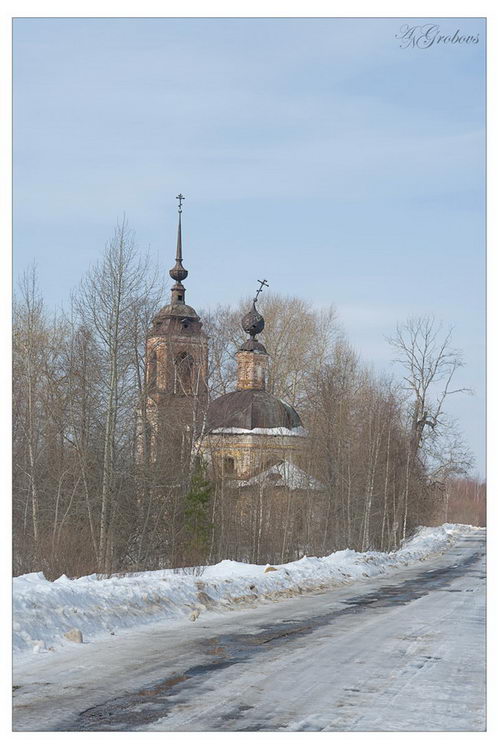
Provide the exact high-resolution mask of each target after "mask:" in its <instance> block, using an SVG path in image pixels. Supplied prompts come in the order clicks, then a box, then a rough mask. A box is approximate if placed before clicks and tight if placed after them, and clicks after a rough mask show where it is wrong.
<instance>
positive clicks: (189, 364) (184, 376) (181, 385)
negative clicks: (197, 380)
mask: <svg viewBox="0 0 498 750" xmlns="http://www.w3.org/2000/svg"><path fill="white" fill-rule="evenodd" d="M193 374H194V358H193V357H192V355H191V354H188V353H187V352H180V354H177V355H176V357H175V393H176V394H178V395H180V396H181V395H186V394H191V393H192V390H193V389H192V382H193Z"/></svg>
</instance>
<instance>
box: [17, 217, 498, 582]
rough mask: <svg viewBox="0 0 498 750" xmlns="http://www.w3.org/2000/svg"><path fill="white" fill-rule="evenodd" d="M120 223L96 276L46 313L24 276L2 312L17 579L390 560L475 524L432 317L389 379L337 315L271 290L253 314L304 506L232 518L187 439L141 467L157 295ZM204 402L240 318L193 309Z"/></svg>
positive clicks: (406, 334)
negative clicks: (348, 557)
mask: <svg viewBox="0 0 498 750" xmlns="http://www.w3.org/2000/svg"><path fill="white" fill-rule="evenodd" d="M159 278H160V274H158V272H157V269H155V268H154V267H153V265H152V264H151V262H150V260H149V259H148V257H147V255H145V254H143V253H141V252H140V250H139V249H138V248H137V246H136V243H135V238H134V233H133V231H132V230H131V229H130V228H129V227H128V225H127V223H126V221H125V220H123V221H122V222H120V223H119V224H118V225H117V226H116V228H115V231H114V234H113V235H112V237H111V239H110V240H109V242H108V244H107V246H106V247H105V248H104V250H103V253H102V256H101V258H100V260H99V262H98V263H96V264H95V265H94V266H92V267H91V268H90V269H89V270H88V271H87V273H86V274H85V276H84V278H83V279H82V280H81V283H80V284H79V286H78V287H77V288H76V289H75V290H74V291H73V293H72V294H71V297H70V299H69V300H68V302H67V304H66V306H65V308H64V309H63V310H58V311H56V312H54V311H53V310H52V309H51V308H50V307H49V306H47V304H46V303H45V302H44V299H43V296H42V294H41V292H40V290H39V285H38V279H37V270H36V266H32V267H30V268H29V269H27V270H26V271H25V272H24V273H23V275H22V277H21V278H20V279H19V283H18V284H17V286H16V289H15V293H14V307H13V387H12V397H13V546H14V549H13V569H14V575H20V574H22V573H26V572H30V571H38V570H41V571H43V572H44V574H45V575H46V576H47V577H48V578H52V579H55V578H57V577H59V576H60V575H62V574H66V575H68V576H70V577H75V576H82V575H87V574H90V573H94V572H96V573H99V574H103V575H111V574H117V573H123V572H126V571H139V570H152V569H160V568H178V569H182V570H185V569H198V568H199V567H202V566H204V565H207V564H211V563H215V562H218V561H219V560H221V559H227V558H229V559H239V560H243V561H247V562H258V563H266V562H274V563H281V562H286V561H288V560H293V559H297V558H299V557H302V556H303V555H326V554H330V553H331V552H333V551H335V550H337V549H345V548H350V549H356V550H359V551H365V550H369V549H381V550H388V551H389V550H394V549H396V548H397V547H399V545H400V544H401V543H402V541H403V540H404V539H407V538H408V537H409V535H410V534H411V533H412V532H413V531H414V529H415V528H416V527H417V526H420V525H428V526H430V525H437V524H440V523H444V522H446V521H449V522H461V523H470V524H474V525H479V526H480V525H485V485H484V483H483V482H482V481H481V480H480V479H478V478H475V477H474V476H473V475H472V469H473V459H472V456H471V454H470V453H469V450H468V449H467V447H466V445H465V441H464V439H463V438H462V436H461V434H460V432H459V430H458V425H457V424H456V422H455V420H454V419H452V417H451V415H450V411H449V409H450V408H451V407H450V406H449V404H450V403H451V399H452V397H453V396H454V395H455V394H456V393H462V392H465V391H466V390H467V389H465V388H464V387H460V386H459V385H458V384H457V381H458V382H459V380H460V378H459V377H458V376H459V375H460V372H459V371H460V369H461V368H462V367H463V359H462V353H461V352H460V351H458V350H457V349H456V348H455V347H454V346H453V344H452V335H451V328H449V327H448V326H446V325H445V324H443V323H440V322H438V321H436V320H435V319H434V318H433V317H431V316H429V315H427V316H424V317H418V318H415V317H414V318H410V319H408V320H406V321H402V322H398V323H396V321H393V326H392V331H386V337H387V339H388V341H389V344H390V346H391V349H392V355H393V356H392V358H393V363H394V368H393V372H394V373H395V374H393V373H392V372H391V373H388V374H379V373H377V372H375V371H374V370H373V369H372V368H371V367H369V366H368V365H366V364H365V363H363V362H362V360H361V353H358V352H356V351H355V350H354V348H353V347H352V346H351V344H350V343H349V342H348V339H347V336H346V333H345V331H344V330H343V327H342V325H341V322H340V318H339V316H338V314H337V312H336V310H335V309H334V307H333V305H331V306H330V307H329V308H327V309H317V308H314V307H313V306H312V305H310V303H309V301H307V300H302V299H300V298H298V297H294V296H282V295H279V294H276V293H272V292H268V293H266V294H265V295H262V296H261V298H260V300H259V302H258V306H259V309H260V311H261V313H262V314H263V315H264V317H265V321H266V326H265V330H264V332H263V334H262V337H261V339H262V341H263V343H264V345H265V347H266V349H267V351H268V353H269V354H270V365H269V367H270V370H269V384H268V389H269V390H270V391H271V392H272V393H274V394H275V395H276V396H278V397H279V398H281V399H283V400H284V401H286V402H287V403H289V404H291V405H292V406H294V407H295V408H296V409H297V410H298V412H299V414H300V416H301V418H302V421H303V424H304V426H305V428H306V430H307V433H308V441H307V448H306V456H305V459H304V460H305V463H306V469H307V471H308V473H309V474H310V475H311V476H312V477H314V478H316V480H317V482H319V483H320V487H321V491H320V493H319V497H317V494H316V492H309V493H307V492H301V493H299V494H298V495H297V494H296V493H293V492H292V491H291V490H288V492H287V493H283V494H282V493H280V494H279V495H278V497H276V496H272V493H271V488H270V489H268V488H266V487H265V488H263V487H255V488H254V502H251V503H247V501H245V502H241V501H240V498H238V496H237V492H236V491H235V490H234V489H233V487H232V485H231V484H230V483H229V482H227V481H226V480H224V479H223V478H216V477H212V476H210V475H209V474H208V472H207V470H206V466H205V465H204V464H203V462H202V461H200V460H198V457H197V455H196V453H197V451H198V440H197V437H198V436H195V435H193V434H191V432H190V433H189V434H188V435H189V437H188V442H187V444H186V449H185V451H184V453H183V454H182V460H181V461H180V462H179V463H178V465H177V466H176V467H175V471H176V476H175V477H174V479H173V481H172V479H171V467H170V471H169V472H168V473H167V475H166V474H165V473H164V472H163V471H162V470H161V466H157V465H156V464H154V463H153V462H151V461H147V460H143V458H142V459H141V460H137V454H138V451H137V434H138V433H137V420H140V415H141V414H143V410H144V404H145V403H146V399H147V382H146V377H145V360H144V352H145V342H146V339H147V332H148V330H149V329H150V325H151V320H152V317H153V315H154V314H155V313H156V312H157V311H158V309H159V308H160V307H161V306H162V305H163V304H164V303H165V301H166V300H167V298H168V297H169V291H168V287H167V286H166V285H161V284H160V283H159V281H158V279H159ZM201 302H202V301H201V300H198V301H196V306H197V309H198V312H199V314H200V316H201V319H202V320H203V324H204V328H203V330H205V331H206V333H207V334H208V336H209V374H208V387H209V394H210V398H211V399H212V398H215V397H216V396H218V395H221V394H224V393H227V392H229V391H231V390H233V389H234V387H235V382H236V362H235V357H234V355H235V352H236V350H237V348H238V346H240V344H241V343H242V341H243V340H244V333H243V331H242V329H241V327H240V318H241V316H242V314H243V313H244V312H246V311H247V309H248V300H241V302H240V305H239V306H237V307H234V306H229V305H220V306H218V307H216V308H215V309H211V310H202V308H201Z"/></svg>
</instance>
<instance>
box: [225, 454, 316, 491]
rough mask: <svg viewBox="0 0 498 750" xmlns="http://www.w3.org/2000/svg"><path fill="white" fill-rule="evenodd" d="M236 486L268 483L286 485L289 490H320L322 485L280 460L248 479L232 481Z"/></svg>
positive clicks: (287, 462)
mask: <svg viewBox="0 0 498 750" xmlns="http://www.w3.org/2000/svg"><path fill="white" fill-rule="evenodd" d="M234 484H235V485H236V486H237V487H251V486H252V485H255V484H256V485H258V484H268V485H271V486H272V487H287V488H288V489H290V490H322V489H323V485H322V484H321V483H320V482H319V481H318V480H317V479H314V477H312V476H310V475H309V474H307V473H306V472H305V471H303V469H300V468H299V466H296V465H295V464H293V463H291V462H290V461H280V462H278V463H276V464H274V465H273V466H270V467H269V468H268V469H265V471H262V472H261V473H260V474H256V475H255V476H254V477H251V478H250V479H239V480H236V481H235V482H234Z"/></svg>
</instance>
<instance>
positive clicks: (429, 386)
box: [387, 316, 470, 460]
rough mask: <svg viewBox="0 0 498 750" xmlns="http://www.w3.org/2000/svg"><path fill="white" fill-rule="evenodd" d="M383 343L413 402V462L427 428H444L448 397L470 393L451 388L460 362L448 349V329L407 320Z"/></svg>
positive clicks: (427, 319)
mask: <svg viewBox="0 0 498 750" xmlns="http://www.w3.org/2000/svg"><path fill="white" fill-rule="evenodd" d="M387 341H388V342H389V344H391V346H392V347H393V349H394V351H395V353H396V357H395V359H394V362H397V363H398V364H400V365H401V366H402V367H403V369H404V370H405V374H404V375H403V381H404V383H405V389H406V390H407V391H408V392H409V394H410V397H411V398H412V399H413V409H412V423H411V435H412V458H413V459H414V460H415V459H416V457H417V455H418V452H419V449H420V448H421V447H422V444H423V442H424V440H425V437H426V434H427V428H430V429H431V430H439V429H441V428H443V427H444V424H445V416H446V415H445V412H444V407H445V402H446V399H447V398H448V396H451V395H454V394H455V393H470V389H468V388H463V387H454V386H453V379H454V376H455V374H456V372H457V370H458V369H459V368H461V367H462V366H463V364H464V362H463V360H462V354H461V352H460V350H459V349H456V348H455V347H454V346H453V345H452V329H451V328H450V329H449V330H447V331H445V330H444V329H443V325H442V323H439V324H437V323H436V322H435V319H434V317H432V316H425V317H419V318H409V319H408V320H407V321H406V322H405V323H403V324H398V325H397V326H396V334H395V336H393V337H390V338H388V339H387Z"/></svg>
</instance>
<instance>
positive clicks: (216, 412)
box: [206, 389, 302, 432]
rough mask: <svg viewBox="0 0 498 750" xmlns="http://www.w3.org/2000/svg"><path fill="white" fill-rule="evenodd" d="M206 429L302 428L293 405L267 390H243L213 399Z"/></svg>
mask: <svg viewBox="0 0 498 750" xmlns="http://www.w3.org/2000/svg"><path fill="white" fill-rule="evenodd" d="M206 426H207V431H208V432H211V431H212V430H216V429H218V428H222V427H239V428H241V429H244V430H254V429H255V428H257V427H266V428H269V427H286V428H287V429H288V430H292V429H294V428H295V427H302V423H301V420H300V418H299V414H298V413H297V411H296V410H295V409H293V408H292V406H289V404H286V403H284V402H283V401H280V399H279V398H276V396H272V395H271V393H267V392H266V391H256V390H251V389H247V390H243V391H234V392H233V393H227V394H226V395H224V396H220V397H219V398H217V399H215V400H214V401H212V402H211V404H210V405H209V408H208V413H207V425H206Z"/></svg>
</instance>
